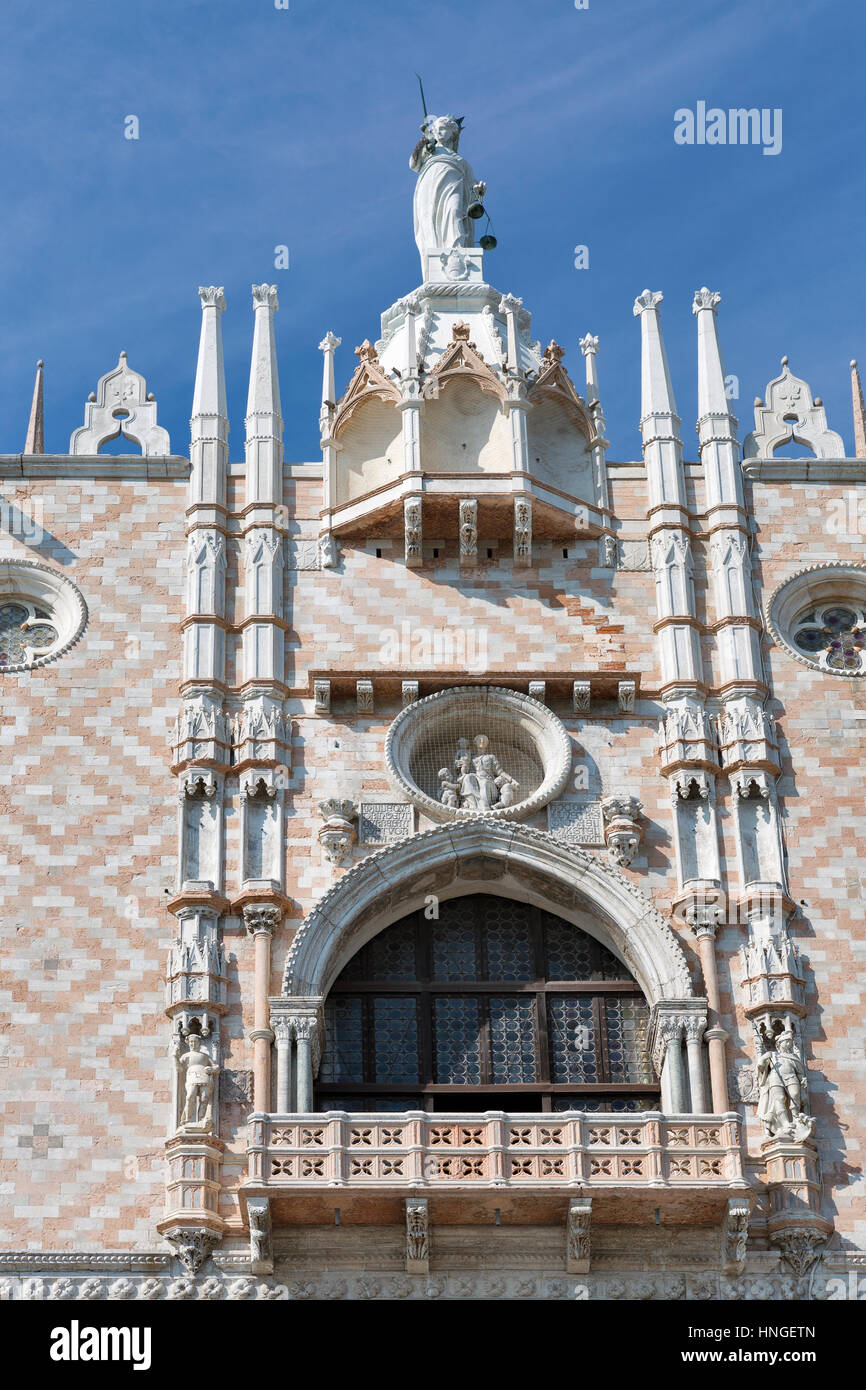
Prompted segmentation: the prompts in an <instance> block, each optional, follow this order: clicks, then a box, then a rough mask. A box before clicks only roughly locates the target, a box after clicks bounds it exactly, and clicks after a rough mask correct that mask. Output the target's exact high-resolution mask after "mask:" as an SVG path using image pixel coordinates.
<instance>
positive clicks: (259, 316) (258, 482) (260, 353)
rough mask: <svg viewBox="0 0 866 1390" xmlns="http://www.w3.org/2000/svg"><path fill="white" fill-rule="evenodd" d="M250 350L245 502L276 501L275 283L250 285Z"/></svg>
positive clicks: (279, 458) (279, 446) (279, 431)
mask: <svg viewBox="0 0 866 1390" xmlns="http://www.w3.org/2000/svg"><path fill="white" fill-rule="evenodd" d="M252 289H253V309H254V311H255V328H254V329H253V351H252V358H251V360H250V389H249V393H248V395H247V414H246V421H245V423H246V456H247V505H248V506H249V505H250V504H251V503H253V502H270V503H279V501H280V493H281V489H282V467H283V443H282V441H283V417H282V414H281V410H280V379H279V374H278V372H277V344H276V337H275V335H274V314H275V313H276V312H277V310H278V309H279V307H280V306H279V303H278V301H277V287H276V285H253V287H252Z"/></svg>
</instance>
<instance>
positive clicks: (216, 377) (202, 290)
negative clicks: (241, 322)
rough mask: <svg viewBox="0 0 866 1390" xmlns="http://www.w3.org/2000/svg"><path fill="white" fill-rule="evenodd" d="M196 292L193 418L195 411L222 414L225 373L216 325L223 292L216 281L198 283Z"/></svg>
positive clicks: (220, 332) (218, 323)
mask: <svg viewBox="0 0 866 1390" xmlns="http://www.w3.org/2000/svg"><path fill="white" fill-rule="evenodd" d="M198 293H199V298H200V300H201V337H200V339H199V345H198V365H197V366H196V370H195V391H194V393H193V398H192V414H193V419H195V417H196V416H198V415H222V416H224V415H225V414H226V374H225V364H224V362H223V335H222V327H221V325H220V319H221V318H222V315H223V312H224V310H225V307H226V301H225V295H224V294H223V291H222V287H217V286H216V285H209V286H200V287H199V292H198Z"/></svg>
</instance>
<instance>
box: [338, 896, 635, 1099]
mask: <svg viewBox="0 0 866 1390" xmlns="http://www.w3.org/2000/svg"><path fill="white" fill-rule="evenodd" d="M648 1024H649V1011H648V1008H647V1004H646V1001H645V1000H644V998H643V995H642V994H641V991H640V988H639V986H638V985H637V984H636V982H635V981H634V980H633V979H632V977H631V976H630V975H629V973H628V971H627V970H626V969H625V967H624V966H623V965H622V963H621V962H620V961H619V960H618V959H617V958H616V957H615V956H614V955H613V954H612V953H611V952H610V951H608V950H607V949H606V948H605V947H604V946H602V945H601V943H600V942H598V941H596V940H595V939H594V938H593V937H591V936H589V935H588V934H587V933H586V932H582V931H580V930H579V929H578V928H577V927H575V926H573V925H572V924H571V923H570V922H566V921H563V920H562V919H560V918H558V917H556V916H554V915H553V914H552V913H549V912H545V911H542V910H540V909H539V908H537V907H534V906H530V905H528V904H524V903H520V902H514V901H510V900H509V899H506V898H501V897H493V896H487V895H483V894H476V895H474V896H471V897H463V898H458V899H454V900H451V901H449V902H445V903H442V904H440V908H439V917H438V919H437V920H427V919H426V918H425V916H424V913H423V911H418V912H415V913H412V914H411V915H410V916H408V917H405V918H403V919H402V921H399V922H396V923H394V924H393V925H392V926H390V927H388V928H387V929H386V930H385V931H383V932H381V933H380V934H379V935H378V936H376V937H374V938H373V939H372V940H371V941H370V942H369V943H368V944H367V945H366V946H365V947H363V949H362V950H361V951H359V952H358V954H357V955H356V956H355V957H354V958H353V959H352V960H351V961H350V962H349V964H348V965H347V966H346V968H345V969H344V970H343V972H342V974H341V975H340V976H339V977H338V979H337V980H336V982H335V984H334V986H333V988H332V989H331V992H330V995H329V997H328V999H327V1001H326V1005H325V1033H326V1039H325V1046H324V1053H323V1056H322V1062H321V1067H320V1071H319V1078H318V1086H317V1107H318V1108H319V1109H320V1110H348V1111H363V1110H373V1111H375V1110H379V1111H389V1110H390V1111H404V1110H411V1109H422V1110H423V1109H426V1110H430V1111H438V1112H443V1111H456V1110H459V1111H461V1112H465V1111H467V1110H479V1111H481V1110H510V1111H515V1112H516V1111H521V1112H527V1111H533V1110H538V1111H560V1110H572V1109H574V1110H589V1111H595V1110H602V1111H618V1110H619V1111H635V1110H644V1109H647V1110H649V1109H653V1108H657V1106H658V1100H659V1093H658V1086H657V1084H656V1082H655V1080H654V1077H653V1071H652V1067H651V1065H650V1062H649V1058H648V1056H647V1046H646V1040H647V1030H648Z"/></svg>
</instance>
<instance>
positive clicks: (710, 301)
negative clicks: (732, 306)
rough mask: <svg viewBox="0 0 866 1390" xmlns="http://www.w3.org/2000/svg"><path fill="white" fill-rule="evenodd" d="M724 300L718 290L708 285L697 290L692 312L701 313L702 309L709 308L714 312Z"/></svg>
mask: <svg viewBox="0 0 866 1390" xmlns="http://www.w3.org/2000/svg"><path fill="white" fill-rule="evenodd" d="M721 302H722V296H721V295H720V294H719V293H718V291H717V290H708V289H707V287H706V285H704V286H703V288H702V289H699V290H695V297H694V299H693V300H692V313H693V314H699V313H700V312H701V310H702V309H709V310H711V311H712V313H715V312H716V308H717V306H718V305H719V304H721Z"/></svg>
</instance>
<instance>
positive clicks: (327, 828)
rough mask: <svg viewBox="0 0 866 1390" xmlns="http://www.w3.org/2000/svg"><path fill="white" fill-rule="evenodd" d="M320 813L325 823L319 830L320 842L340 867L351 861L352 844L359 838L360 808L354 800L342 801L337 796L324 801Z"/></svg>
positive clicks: (334, 862)
mask: <svg viewBox="0 0 866 1390" xmlns="http://www.w3.org/2000/svg"><path fill="white" fill-rule="evenodd" d="M319 813H320V815H321V817H322V820H323V821H324V825H323V826H322V827H321V829H320V830H319V844H320V845H321V846H322V848H323V849H324V851H325V854H326V856H327V858H328V860H329V861H330V863H332V864H335V865H337V866H338V867H339V868H343V867H345V866H346V865H347V864H349V863H351V859H352V846H353V845H354V844H355V842H356V841H357V839H358V832H357V830H356V828H355V822H356V821H357V819H358V808H357V806H356V805H355V803H354V802H353V801H349V800H345V801H340V800H337V799H336V798H334V799H332V800H330V801H323V802H322V803H321V804H320V806H319Z"/></svg>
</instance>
